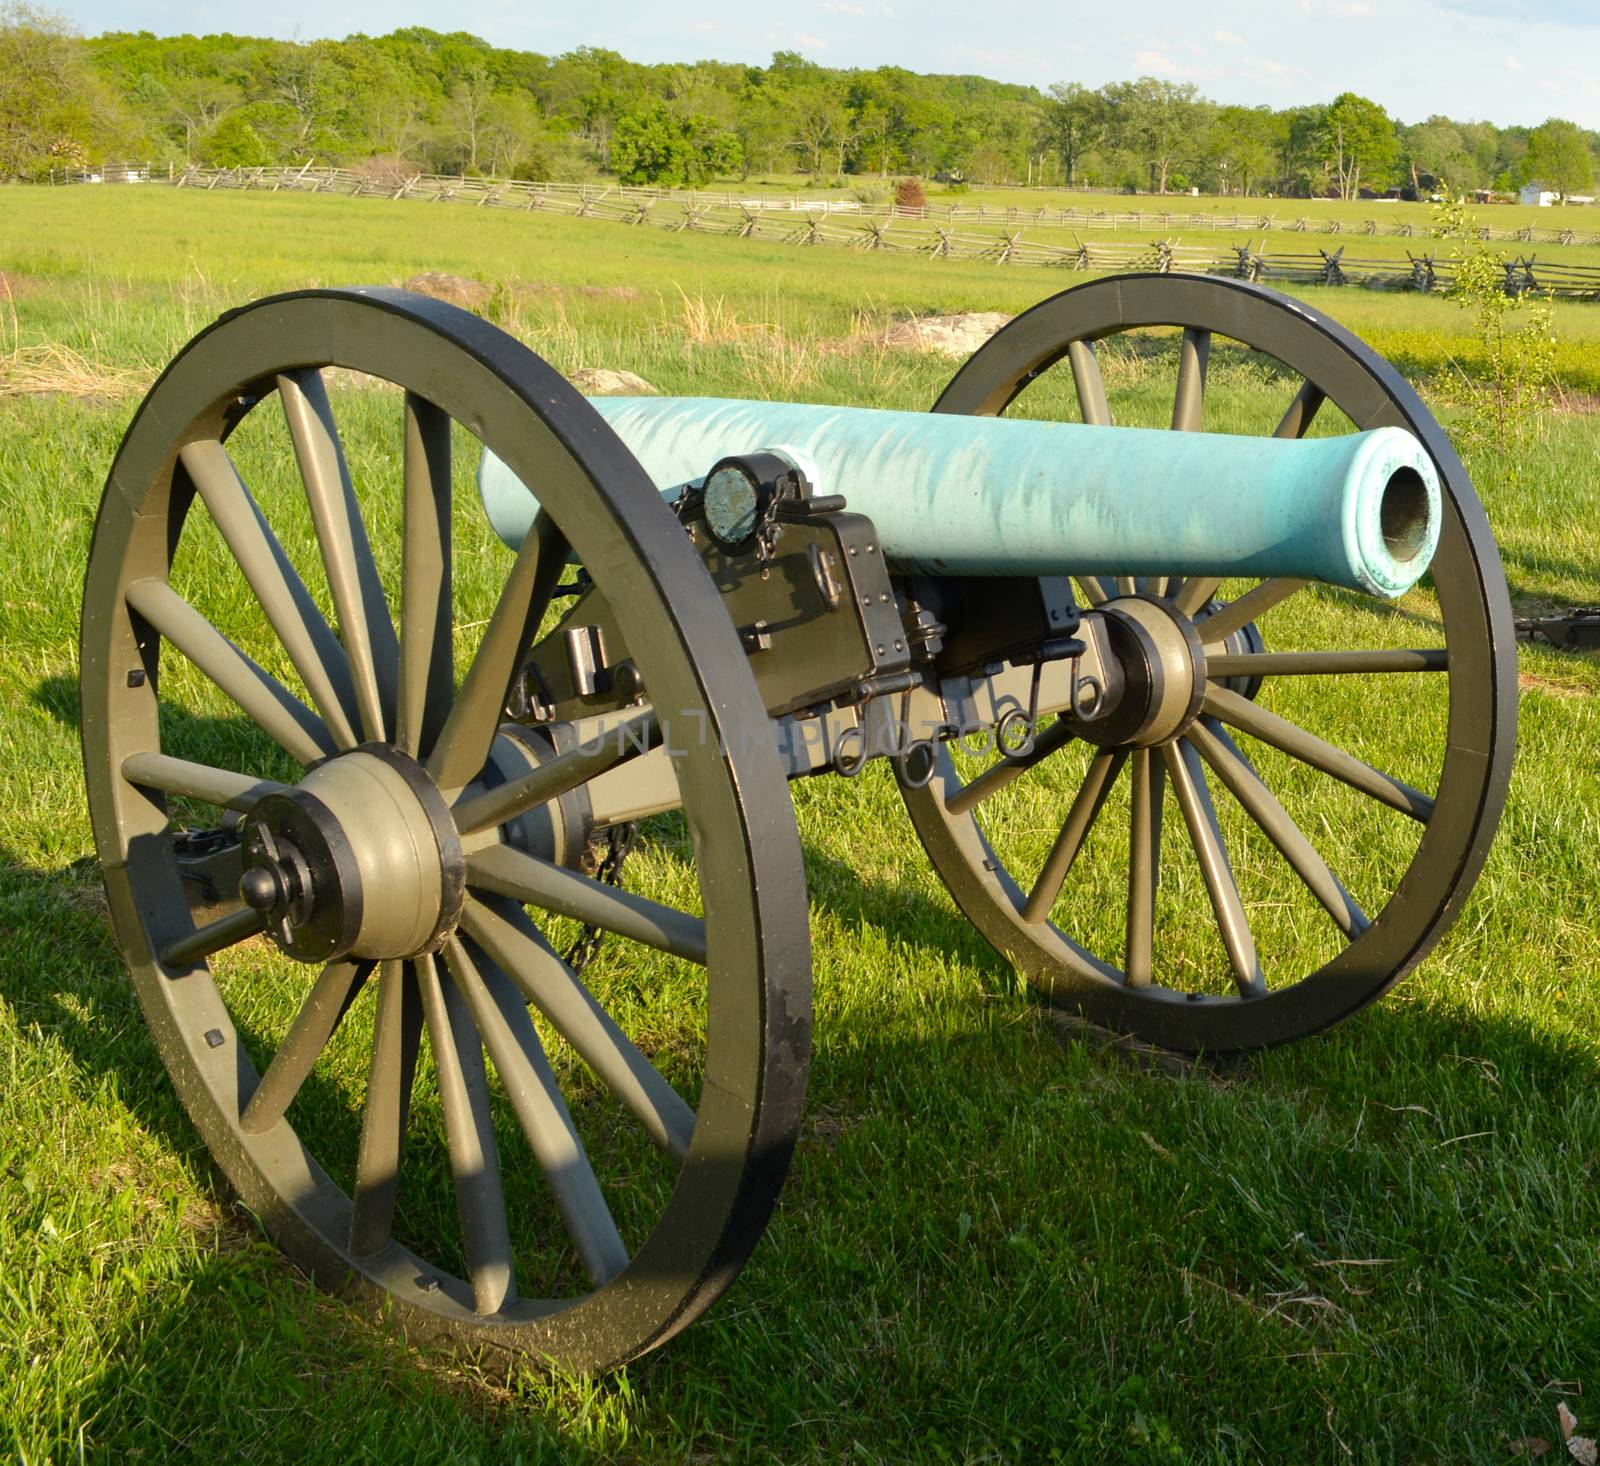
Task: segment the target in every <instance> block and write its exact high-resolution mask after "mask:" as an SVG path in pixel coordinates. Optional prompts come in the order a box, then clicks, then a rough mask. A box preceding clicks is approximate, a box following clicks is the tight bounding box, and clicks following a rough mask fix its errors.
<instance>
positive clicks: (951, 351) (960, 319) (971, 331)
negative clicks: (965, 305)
mask: <svg viewBox="0 0 1600 1466" xmlns="http://www.w3.org/2000/svg"><path fill="white" fill-rule="evenodd" d="M1010 320H1011V317H1010V316H1008V315H1006V314H1004V313H1003V312H1002V311H963V312H962V313H961V314H960V315H954V316H913V317H912V318H911V319H910V320H909V321H897V322H895V324H894V325H892V326H890V327H889V329H888V330H887V331H885V332H884V333H883V344H884V345H885V346H889V347H892V348H893V349H894V350H896V351H932V352H938V353H939V355H941V356H958V357H967V356H971V355H972V353H973V352H974V351H976V350H977V349H978V348H979V347H980V346H982V345H983V343H984V342H985V341H987V340H988V339H989V338H990V337H991V336H993V335H994V333H995V332H996V331H998V330H999V329H1000V328H1001V327H1002V326H1003V325H1005V324H1006V323H1007V322H1008V321H1010Z"/></svg>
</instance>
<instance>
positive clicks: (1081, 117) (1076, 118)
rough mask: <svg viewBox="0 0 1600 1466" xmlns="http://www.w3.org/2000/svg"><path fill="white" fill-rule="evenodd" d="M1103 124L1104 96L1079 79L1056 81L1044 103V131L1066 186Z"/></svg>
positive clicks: (1074, 175) (1070, 183) (1102, 129)
mask: <svg viewBox="0 0 1600 1466" xmlns="http://www.w3.org/2000/svg"><path fill="white" fill-rule="evenodd" d="M1105 126H1106V103H1105V98H1104V97H1103V96H1101V95H1100V93H1098V92H1092V91H1090V90H1089V88H1088V87H1086V86H1084V85H1083V84H1082V83H1081V82H1075V81H1066V82H1057V83H1056V84H1055V85H1054V86H1053V87H1051V88H1050V100H1049V101H1047V102H1046V103H1045V104H1044V132H1045V135H1046V137H1047V138H1048V140H1049V145H1050V146H1051V147H1053V148H1054V149H1055V150H1056V152H1057V153H1059V154H1060V155H1061V167H1062V169H1063V171H1064V172H1065V173H1066V175H1067V187H1068V188H1071V187H1072V185H1073V184H1074V183H1076V182H1077V179H1078V169H1079V168H1080V167H1081V166H1082V164H1083V155H1084V154H1085V153H1087V152H1088V151H1089V150H1090V149H1091V148H1092V147H1094V145H1095V143H1096V142H1098V141H1099V139H1100V135H1101V133H1103V132H1104V131H1105Z"/></svg>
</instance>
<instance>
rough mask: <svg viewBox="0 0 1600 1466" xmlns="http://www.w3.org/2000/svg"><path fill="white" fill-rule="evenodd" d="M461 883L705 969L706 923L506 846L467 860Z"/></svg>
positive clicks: (477, 853) (492, 848) (490, 847)
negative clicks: (654, 949)
mask: <svg viewBox="0 0 1600 1466" xmlns="http://www.w3.org/2000/svg"><path fill="white" fill-rule="evenodd" d="M467 884H468V885H469V886H476V887H478V888H479V889H481V890H485V891H493V892H495V893H496V894H498V895H501V896H510V897H511V898H512V899H513V900H515V901H518V902H520V903H522V904H523V905H525V906H527V905H532V906H538V907H541V908H542V909H543V910H545V911H553V912H555V913H556V914H557V915H559V916H570V917H571V918H572V919H573V920H574V921H581V922H585V923H587V924H588V925H590V926H597V927H599V928H601V929H602V930H603V931H608V932H612V933H614V934H615V935H617V936H620V937H627V938H628V939H629V940H631V941H635V942H643V943H644V945H645V946H647V947H655V948H656V949H657V950H659V951H662V952H670V953H672V955H673V956H675V957H682V958H683V959H684V960H685V961H688V962H697V963H699V964H700V965H701V966H702V967H704V966H705V962H706V924H705V922H703V921H702V920H701V919H700V918H699V917H698V916H691V915H689V913H688V912H687V911H678V910H676V909H674V908H673V907H671V906H663V905H661V904H660V903H659V902H656V901H650V900H647V899H646V898H645V897H643V896H636V895H634V894H633V893H632V892H631V891H624V890H622V889H621V888H620V887H618V886H608V885H604V884H602V883H601V882H600V881H597V880H592V879H591V878H590V877H588V876H586V875H580V874H579V873H578V872H577V871H575V870H568V869H567V868H566V867H565V866H560V865H555V864H553V863H551V862H550V861H548V860H540V859H538V858H537V857H535V856H532V855H525V854H524V853H523V852H522V851H520V850H515V849H513V848H512V847H511V846H509V845H490V846H487V847H486V848H484V849H483V850H479V851H477V852H475V853H474V854H473V855H471V856H470V857H468V860H467Z"/></svg>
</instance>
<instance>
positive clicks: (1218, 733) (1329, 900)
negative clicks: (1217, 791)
mask: <svg viewBox="0 0 1600 1466" xmlns="http://www.w3.org/2000/svg"><path fill="white" fill-rule="evenodd" d="M1189 737H1190V738H1191V739H1192V740H1193V742H1194V746H1195V747H1196V748H1197V749H1199V750H1200V756H1201V758H1203V759H1204V760H1205V761H1206V763H1208V764H1209V765H1210V766H1211V768H1212V769H1214V770H1215V771H1216V775H1217V777H1218V778H1219V779H1221V780H1222V783H1223V785H1224V787H1225V788H1226V789H1227V790H1228V792H1229V793H1230V794H1232V795H1233V797H1234V798H1235V799H1237V800H1238V801H1239V803H1240V805H1241V806H1242V807H1243V809H1244V812H1245V813H1246V814H1248V815H1249V816H1250V818H1251V819H1253V820H1254V821H1255V822H1256V824H1258V825H1259V826H1260V827H1261V830H1262V833H1263V834H1265V835H1266V837H1267V838H1268V839H1269V840H1271V841H1272V843H1273V844H1274V845H1275V846H1276V847H1277V850H1278V853H1279V854H1280V855H1282V856H1283V858H1284V859H1285V860H1286V861H1288V863H1289V865H1290V867H1291V868H1292V869H1293V871H1294V873H1295V874H1296V875H1297V876H1299V877H1300V879H1301V880H1302V881H1304V882H1305V886H1306V889H1307V890H1308V891H1310V892H1311V894H1312V895H1313V896H1315V897H1316V898H1317V900H1318V901H1320V902H1321V903H1322V905H1323V907H1324V909H1325V910H1326V911H1327V913H1328V915H1329V916H1331V917H1332V918H1333V920H1334V924H1335V925H1336V926H1338V928H1339V930H1340V931H1342V932H1343V933H1344V934H1345V935H1346V936H1347V937H1349V938H1351V940H1352V941H1353V940H1354V939H1355V938H1356V937H1358V936H1360V935H1361V933H1362V932H1364V931H1365V930H1366V929H1367V928H1368V927H1369V926H1370V925H1371V923H1370V922H1369V921H1368V920H1367V918H1366V915H1365V914H1364V913H1363V912H1362V910H1361V908H1360V907H1359V906H1358V905H1357V904H1356V902H1355V899H1354V897H1352V896H1351V894H1350V893H1349V892H1348V891H1347V890H1345V888H1344V885H1343V883H1342V882H1341V881H1340V880H1339V878H1338V876H1336V875H1334V873H1333V872H1332V870H1330V869H1329V868H1328V863H1327V861H1325V860H1324V859H1323V858H1322V857H1321V856H1320V855H1319V854H1317V851H1316V848H1315V847H1314V846H1313V845H1312V843H1311V842H1310V841H1309V840H1308V839H1307V838H1306V837H1305V835H1304V834H1303V833H1302V832H1301V829H1300V827H1299V826H1298V825H1297V824H1295V822H1294V820H1293V819H1291V818H1290V816H1289V814H1288V812H1287V811H1286V810H1285V809H1284V807H1283V806H1282V805H1281V804H1280V803H1278V800H1277V797H1276V796H1275V795H1274V794H1273V792H1272V791H1271V790H1270V789H1269V788H1267V786H1266V785H1265V784H1264V783H1263V782H1262V780H1261V776H1260V775H1259V774H1258V773H1256V771H1255V770H1254V769H1253V768H1252V767H1251V766H1250V761H1249V760H1248V759H1246V758H1245V756H1244V755H1243V754H1242V753H1241V752H1240V751H1239V748H1238V745H1237V744H1235V743H1234V741H1233V739H1231V738H1230V737H1228V735H1227V733H1226V732H1225V731H1224V730H1223V728H1222V726H1221V725H1220V724H1218V723H1216V722H1214V721H1211V720H1209V719H1203V720H1201V721H1200V722H1198V723H1196V724H1194V726H1193V727H1192V728H1191V729H1190V730H1189Z"/></svg>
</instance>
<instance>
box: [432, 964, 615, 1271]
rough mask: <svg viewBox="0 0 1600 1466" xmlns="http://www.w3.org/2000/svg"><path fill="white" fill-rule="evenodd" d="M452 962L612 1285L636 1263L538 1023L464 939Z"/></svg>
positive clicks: (573, 1220) (516, 1103)
mask: <svg viewBox="0 0 1600 1466" xmlns="http://www.w3.org/2000/svg"><path fill="white" fill-rule="evenodd" d="M444 960H445V963H446V965H447V966H448V967H449V969H450V972H451V975H452V976H453V977H454V978H455V982H456V986H457V987H458V988H459V989H460V991H461V993H462V995H463V996H464V997H465V999H466V1002H467V1006H468V1008H470V1009H471V1011H472V1018H473V1022H474V1023H476V1024H477V1027H478V1032H479V1034H481V1035H482V1037H483V1042H484V1045H485V1047H487V1049H488V1050H489V1057H490V1058H491V1059H492V1060H493V1061H494V1067H495V1072H496V1073H497V1074H498V1075H499V1076H500V1087H501V1088H502V1089H503V1090H504V1091H505V1094H506V1098H507V1099H508V1100H510V1102H511V1108H512V1109H513V1110H514V1111H515V1112H516V1116H517V1122H518V1123H519V1124H520V1125H521V1126H522V1133H523V1134H524V1135H525V1136H526V1137H527V1140H528V1148H529V1149H530V1150H531V1151H532V1152H533V1156H534V1159H535V1160H536V1161H537V1162H538V1163H539V1167H540V1169H541V1170H542V1171H543V1172H544V1176H545V1180H546V1182H547V1183H548V1184H549V1186H550V1191H551V1194H552V1195H553V1196H554V1197H555V1202H556V1208H557V1210H558V1211H560V1213H561V1219H562V1221H563V1222H564V1223H565V1224H566V1228H567V1233H568V1235H569V1236H570V1237H571V1238H572V1240H573V1243H574V1245H575V1246H576V1247H577V1249H578V1256H579V1258H580V1259H581V1260H582V1262H583V1266H584V1268H585V1269H586V1270H587V1272H588V1273H589V1276H590V1277H591V1278H593V1279H594V1281H595V1282H596V1283H597V1284H598V1283H604V1282H605V1281H607V1279H609V1278H612V1277H615V1276H616V1274H617V1273H619V1272H621V1271H622V1269H623V1268H625V1267H626V1266H627V1265H628V1249H627V1248H626V1247H625V1246H624V1245H623V1242H622V1237H621V1235H620V1234H619V1233H618V1232H617V1224H616V1222H615V1221H613V1220H612V1217H611V1209H610V1208H609V1207H608V1206H607V1205H606V1199H605V1196H604V1194H603V1193H602V1192H601V1190H600V1183H599V1181H598V1180H597V1179H596V1178H595V1174H594V1168H593V1167H592V1166H591V1165H590V1164H589V1157H588V1156H587V1154H585V1152H584V1148H583V1140H582V1138H581V1137H580V1136H579V1135H578V1129H577V1126H575V1125H574V1124H573V1123H572V1114H571V1112H570V1111H569V1110H568V1109H567V1103H566V1100H565V1099H563V1098H562V1095H561V1088H560V1085H559V1084H558V1083H557V1082H556V1076H555V1072H554V1071H553V1070H552V1069H551V1067H550V1061H549V1060H548V1059H547V1058H546V1057H545V1052H544V1046H543V1045H542V1044H541V1043H540V1042H539V1034H538V1031H537V1030H536V1029H535V1028H534V1026H533V1019H532V1018H530V1017H529V1016H528V1009H527V1007H526V1006H525V1004H524V1003H523V1002H522V999H521V998H520V997H519V996H518V994H517V991H516V989H515V988H514V987H513V986H512V985H511V983H510V982H509V981H508V980H507V979H506V976H505V974H504V973H502V972H501V971H500V970H499V969H498V968H497V967H495V966H493V965H492V964H489V963H485V964H484V966H483V967H482V968H481V969H480V968H479V966H478V965H477V964H476V963H475V962H474V961H473V960H472V957H471V956H470V955H469V954H468V952H467V949H466V947H465V945H464V944H463V943H462V942H461V941H460V939H459V938H457V937H451V938H450V939H449V940H448V941H447V942H446V943H445V946H444Z"/></svg>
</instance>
